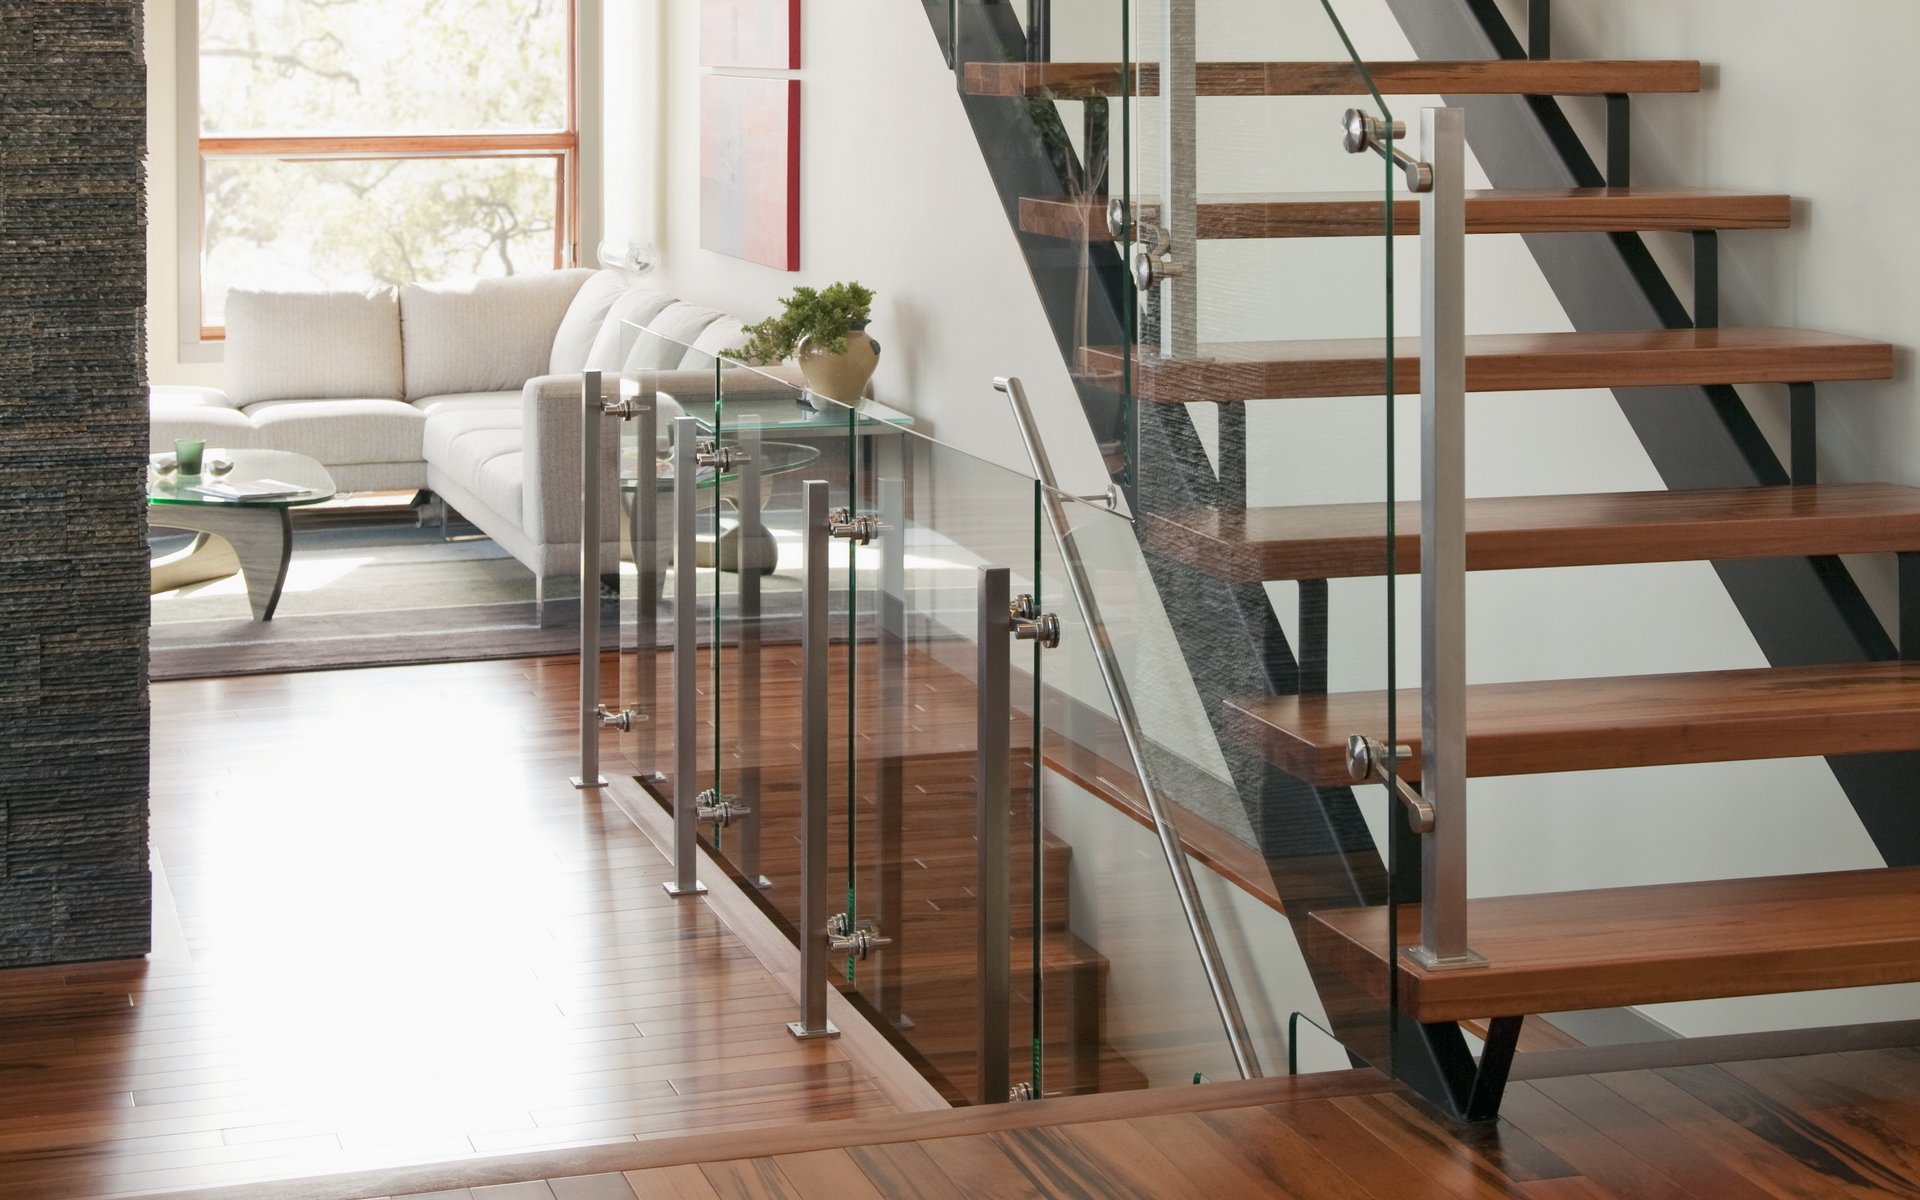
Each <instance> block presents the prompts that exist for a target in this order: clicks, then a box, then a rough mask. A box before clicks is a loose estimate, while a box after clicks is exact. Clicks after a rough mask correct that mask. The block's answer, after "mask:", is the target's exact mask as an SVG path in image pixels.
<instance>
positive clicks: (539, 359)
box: [400, 269, 593, 399]
mask: <svg viewBox="0 0 1920 1200" xmlns="http://www.w3.org/2000/svg"><path fill="white" fill-rule="evenodd" d="M592 274H593V272H591V271H588V270H585V269H580V270H572V271H538V272H535V273H534V274H531V275H511V276H508V277H507V278H505V279H476V280H472V281H470V282H467V283H458V284H419V283H409V284H407V285H406V286H404V287H402V288H401V289H400V332H401V339H402V341H403V342H404V343H405V353H406V396H407V397H408V398H409V399H416V398H418V397H421V396H434V395H439V394H441V393H443V392H492V391H499V390H501V389H503V388H517V387H519V386H520V385H521V384H523V383H525V382H526V381H527V380H529V379H531V378H533V377H534V376H535V375H544V374H546V370H547V359H548V358H549V357H550V356H551V355H552V354H553V339H554V334H555V333H557V332H558V331H559V329H560V320H561V318H562V317H564V316H566V313H567V307H568V306H569V305H570V304H572V303H573V297H574V295H575V293H577V292H578V291H579V290H580V288H581V285H583V284H584V283H586V281H587V279H588V277H589V276H591V275H592Z"/></svg>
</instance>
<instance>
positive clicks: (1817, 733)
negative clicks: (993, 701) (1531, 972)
mask: <svg viewBox="0 0 1920 1200" xmlns="http://www.w3.org/2000/svg"><path fill="white" fill-rule="evenodd" d="M1387 696H1388V693H1386V692H1383V691H1375V692H1335V693H1332V694H1331V695H1310V696H1259V697H1251V698H1248V699H1244V700H1233V701H1229V702H1228V703H1227V706H1226V727H1227V733H1228V736H1230V737H1236V738H1238V739H1240V740H1242V741H1243V742H1245V743H1246V744H1249V745H1252V746H1256V747H1257V748H1258V749H1259V750H1260V751H1261V753H1263V754H1264V755H1265V756H1266V758H1267V759H1268V761H1270V762H1272V763H1273V764H1274V765H1275V766H1278V767H1280V768H1281V769H1283V770H1285V771H1288V772H1290V773H1292V774H1294V775H1298V776H1300V777H1301V778H1303V779H1306V780H1308V781H1309V782H1311V783H1315V784H1318V785H1321V786H1343V785H1345V784H1346V783H1347V782H1348V779H1347V765H1346V747H1347V738H1348V737H1350V736H1351V735H1353V734H1356V733H1362V734H1367V735H1368V736H1370V737H1385V736H1386V732H1387ZM1466 708H1467V716H1466V720H1467V773H1468V774H1469V775H1478V776H1487V775H1535V774H1544V773H1548V772H1555V771H1593V770H1602V769H1606V768H1611V767H1649V766H1661V765H1665V764H1670V763H1688V762H1726V761H1730V760H1735V759H1750V758H1793V757H1800V756H1807V755H1826V754H1868V753H1877V752H1881V751H1894V750H1920V662H1869V663H1850V664H1845V665H1840V666H1817V667H1771V668H1764V667H1763V668H1757V669H1748V670H1739V671H1703V672H1696V673H1689V674H1671V675H1622V676H1614V677H1611V678H1601V679H1552V680H1528V681H1526V682H1521V683H1483V684H1473V685H1471V686H1469V687H1468V688H1467V694H1466ZM1398 717H1399V720H1398V736H1399V739H1400V741H1401V743H1402V744H1405V745H1410V746H1413V747H1414V754H1413V756H1412V757H1411V758H1410V759H1405V760H1402V762H1401V772H1402V774H1403V775H1405V776H1406V777H1407V778H1409V779H1412V778H1417V777H1418V775H1419V772H1420V758H1419V751H1418V747H1419V741H1420V693H1419V691H1418V690H1417V689H1404V690H1402V691H1401V692H1400V702H1399V710H1398ZM1478 1015H1480V1016H1487V1015H1490V1014H1487V1013H1481V1014H1478Z"/></svg>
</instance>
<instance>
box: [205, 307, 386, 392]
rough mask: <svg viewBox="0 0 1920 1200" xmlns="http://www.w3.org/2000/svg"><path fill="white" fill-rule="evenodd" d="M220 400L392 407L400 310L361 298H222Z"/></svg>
mask: <svg viewBox="0 0 1920 1200" xmlns="http://www.w3.org/2000/svg"><path fill="white" fill-rule="evenodd" d="M226 364H227V365H226V383H227V389H226V390H227V395H228V396H229V397H231V399H232V400H233V403H234V404H235V405H236V406H240V407H244V406H245V405H248V404H256V403H258V402H260V401H262V400H334V399H356V400H357V399H377V400H397V399H399V398H400V389H401V387H402V379H401V369H400V367H401V364H400V308H399V301H398V298H397V296H396V294H395V292H394V290H393V289H392V288H376V289H374V290H372V291H367V292H262V291H251V290H248V289H245V288H234V289H233V290H232V291H230V292H228V293H227V346H226Z"/></svg>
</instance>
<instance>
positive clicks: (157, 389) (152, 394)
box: [147, 383, 240, 412]
mask: <svg viewBox="0 0 1920 1200" xmlns="http://www.w3.org/2000/svg"><path fill="white" fill-rule="evenodd" d="M147 407H148V409H149V410H150V411H153V412H160V411H162V410H166V411H170V412H171V411H177V410H179V409H186V408H239V407H240V406H239V405H238V404H235V403H234V402H233V397H231V396H229V395H227V394H226V393H225V392H223V391H221V390H220V389H219V388H213V387H198V386H195V385H193V384H185V383H156V384H154V385H153V386H152V387H150V388H148V389H147Z"/></svg>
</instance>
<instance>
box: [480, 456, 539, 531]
mask: <svg viewBox="0 0 1920 1200" xmlns="http://www.w3.org/2000/svg"><path fill="white" fill-rule="evenodd" d="M515 445H516V447H517V446H518V443H517V442H516V443H515ZM525 460H526V455H525V454H523V453H521V452H520V450H518V449H514V450H512V451H509V452H507V453H504V454H495V455H493V456H491V457H489V458H488V459H487V460H486V461H485V462H484V463H482V464H480V466H479V467H478V468H477V469H476V471H475V473H474V474H472V475H469V476H466V477H465V478H466V480H467V483H468V487H469V488H470V490H471V491H472V492H473V494H474V495H476V496H478V497H480V501H481V503H483V504H485V505H486V506H487V507H488V508H491V509H492V510H493V511H495V512H497V513H499V514H500V515H501V516H503V517H505V518H507V519H508V520H510V521H512V522H513V523H514V524H515V525H521V524H522V523H523V522H524V521H525V520H526V515H525V512H524V511H523V509H524V505H525V504H526V500H525V496H526V469H525V467H524V465H523V464H524V462H525Z"/></svg>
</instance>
